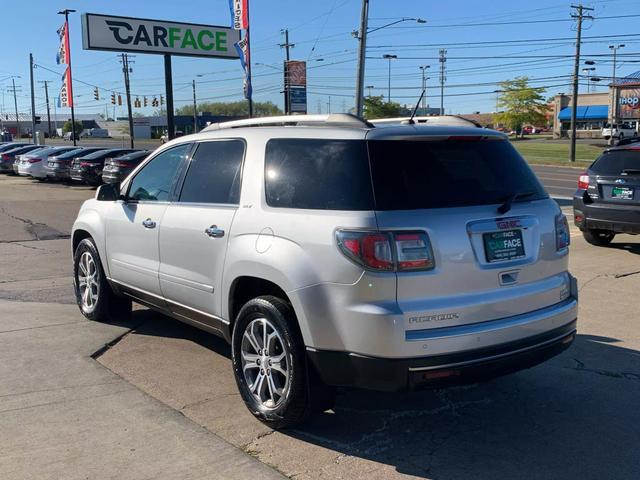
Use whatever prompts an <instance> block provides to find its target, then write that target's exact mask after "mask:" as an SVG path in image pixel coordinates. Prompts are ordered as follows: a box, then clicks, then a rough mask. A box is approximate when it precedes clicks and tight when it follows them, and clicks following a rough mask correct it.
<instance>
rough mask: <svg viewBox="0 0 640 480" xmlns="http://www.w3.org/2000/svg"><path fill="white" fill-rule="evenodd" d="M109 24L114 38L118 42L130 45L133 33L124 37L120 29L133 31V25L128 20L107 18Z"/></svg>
mask: <svg viewBox="0 0 640 480" xmlns="http://www.w3.org/2000/svg"><path fill="white" fill-rule="evenodd" d="M105 22H106V23H107V25H109V30H111V31H112V32H113V38H115V39H116V42H118V43H122V44H124V45H128V44H130V43H131V40H133V35H129V36H128V37H123V36H121V35H120V29H121V28H122V29H124V30H128V31H129V32H132V31H133V28H131V25H129V24H128V23H127V22H116V21H115V20H105Z"/></svg>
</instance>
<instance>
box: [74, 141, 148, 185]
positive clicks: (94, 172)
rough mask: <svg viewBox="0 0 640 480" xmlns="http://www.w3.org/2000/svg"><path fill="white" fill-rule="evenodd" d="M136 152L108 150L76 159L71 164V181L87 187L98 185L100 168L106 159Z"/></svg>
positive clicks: (132, 150) (100, 180)
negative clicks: (85, 184)
mask: <svg viewBox="0 0 640 480" xmlns="http://www.w3.org/2000/svg"><path fill="white" fill-rule="evenodd" d="M136 151H137V150H134V149H131V148H109V149H107V150H100V151H99V152H95V153H91V154H89V155H86V156H84V157H82V158H76V159H74V160H73V163H72V164H71V172H70V173H71V180H75V181H77V182H82V183H88V184H89V185H100V184H101V183H102V168H103V167H104V162H105V160H106V159H107V158H117V157H121V156H122V155H126V154H127V153H132V152H136Z"/></svg>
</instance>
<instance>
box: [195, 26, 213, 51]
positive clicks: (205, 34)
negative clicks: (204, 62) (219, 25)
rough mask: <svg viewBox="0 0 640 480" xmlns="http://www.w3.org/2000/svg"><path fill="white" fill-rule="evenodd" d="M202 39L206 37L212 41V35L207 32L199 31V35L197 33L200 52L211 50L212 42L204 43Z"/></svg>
mask: <svg viewBox="0 0 640 480" xmlns="http://www.w3.org/2000/svg"><path fill="white" fill-rule="evenodd" d="M204 37H208V38H210V39H212V40H213V33H211V32H210V31H209V30H201V31H200V33H198V47H200V49H201V50H211V49H213V47H214V42H210V43H205V42H204Z"/></svg>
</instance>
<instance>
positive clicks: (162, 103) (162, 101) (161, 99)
mask: <svg viewBox="0 0 640 480" xmlns="http://www.w3.org/2000/svg"><path fill="white" fill-rule="evenodd" d="M162 105H164V97H163V96H162V95H160V106H162Z"/></svg>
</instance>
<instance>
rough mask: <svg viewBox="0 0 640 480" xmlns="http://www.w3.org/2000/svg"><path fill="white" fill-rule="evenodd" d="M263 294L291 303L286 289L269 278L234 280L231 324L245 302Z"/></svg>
mask: <svg viewBox="0 0 640 480" xmlns="http://www.w3.org/2000/svg"><path fill="white" fill-rule="evenodd" d="M261 295H273V296H276V297H278V298H281V299H283V300H284V301H286V302H289V303H291V301H290V300H289V297H288V296H287V294H286V293H284V290H282V289H281V288H280V287H279V286H278V285H276V284H275V283H273V282H270V281H269V280H265V279H264V278H258V277H238V278H236V279H235V280H234V281H233V284H232V285H231V289H230V291H229V320H230V322H231V324H233V322H234V321H235V319H236V316H237V315H238V312H239V311H240V309H241V308H242V306H243V305H244V304H245V303H247V302H248V301H249V300H251V299H252V298H255V297H259V296H261Z"/></svg>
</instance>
